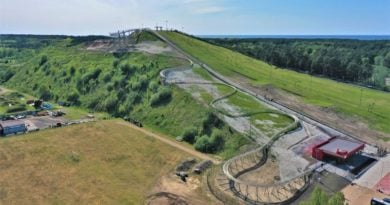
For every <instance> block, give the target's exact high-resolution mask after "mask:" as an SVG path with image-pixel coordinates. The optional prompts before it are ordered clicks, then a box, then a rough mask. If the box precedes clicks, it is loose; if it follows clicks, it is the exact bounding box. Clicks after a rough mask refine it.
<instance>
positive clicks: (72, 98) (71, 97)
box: [66, 91, 80, 105]
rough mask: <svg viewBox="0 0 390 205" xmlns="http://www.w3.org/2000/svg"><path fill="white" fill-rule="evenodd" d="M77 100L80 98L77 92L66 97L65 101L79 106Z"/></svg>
mask: <svg viewBox="0 0 390 205" xmlns="http://www.w3.org/2000/svg"><path fill="white" fill-rule="evenodd" d="M79 98H80V95H79V93H78V92H77V91H73V92H72V93H71V94H70V95H68V97H67V98H66V100H67V101H69V102H72V103H73V104H76V105H77V104H79Z"/></svg>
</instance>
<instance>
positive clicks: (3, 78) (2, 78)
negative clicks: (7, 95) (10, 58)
mask: <svg viewBox="0 0 390 205" xmlns="http://www.w3.org/2000/svg"><path fill="white" fill-rule="evenodd" d="M14 74H15V73H14V72H12V71H10V70H0V83H4V82H7V81H8V80H9V79H11V78H12V77H13V76H14Z"/></svg>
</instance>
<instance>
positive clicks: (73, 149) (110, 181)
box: [0, 120, 189, 204]
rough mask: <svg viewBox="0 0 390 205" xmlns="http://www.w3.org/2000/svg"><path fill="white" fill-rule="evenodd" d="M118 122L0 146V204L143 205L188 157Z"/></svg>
mask: <svg viewBox="0 0 390 205" xmlns="http://www.w3.org/2000/svg"><path fill="white" fill-rule="evenodd" d="M121 123H125V122H123V121H120V120H108V121H100V122H96V123H88V124H81V125H74V126H69V127H65V128H59V129H51V130H45V131H40V132H36V133H32V134H27V135H25V136H23V137H10V138H5V139H2V140H0V150H1V152H0V163H1V164H2V174H1V176H0V184H1V189H0V193H1V197H0V203H1V204H143V203H144V202H145V199H146V197H147V195H148V194H150V191H151V189H152V187H153V186H154V185H155V184H156V182H157V180H158V179H159V177H161V176H162V175H165V174H167V173H168V172H170V171H171V170H173V169H174V167H175V166H176V164H177V163H178V162H179V161H181V160H183V159H184V158H186V157H189V156H188V154H186V153H185V152H182V151H180V150H178V149H176V148H174V147H171V146H169V145H167V144H164V143H162V142H160V141H159V140H156V139H154V138H152V137H150V136H147V135H145V134H144V133H141V132H139V131H137V130H134V129H132V128H130V127H128V126H125V125H122V124H121Z"/></svg>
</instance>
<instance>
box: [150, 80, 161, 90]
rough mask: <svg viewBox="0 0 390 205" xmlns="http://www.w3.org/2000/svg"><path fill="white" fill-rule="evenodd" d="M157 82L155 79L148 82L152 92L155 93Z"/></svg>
mask: <svg viewBox="0 0 390 205" xmlns="http://www.w3.org/2000/svg"><path fill="white" fill-rule="evenodd" d="M158 87H159V85H158V83H157V82H155V81H152V82H150V83H149V90H151V91H152V92H153V93H156V92H157V91H158Z"/></svg>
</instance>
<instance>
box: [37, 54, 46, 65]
mask: <svg viewBox="0 0 390 205" xmlns="http://www.w3.org/2000/svg"><path fill="white" fill-rule="evenodd" d="M47 60H48V58H47V56H45V55H44V56H42V57H41V60H40V61H39V66H42V65H43V64H45V63H46V62H47Z"/></svg>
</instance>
